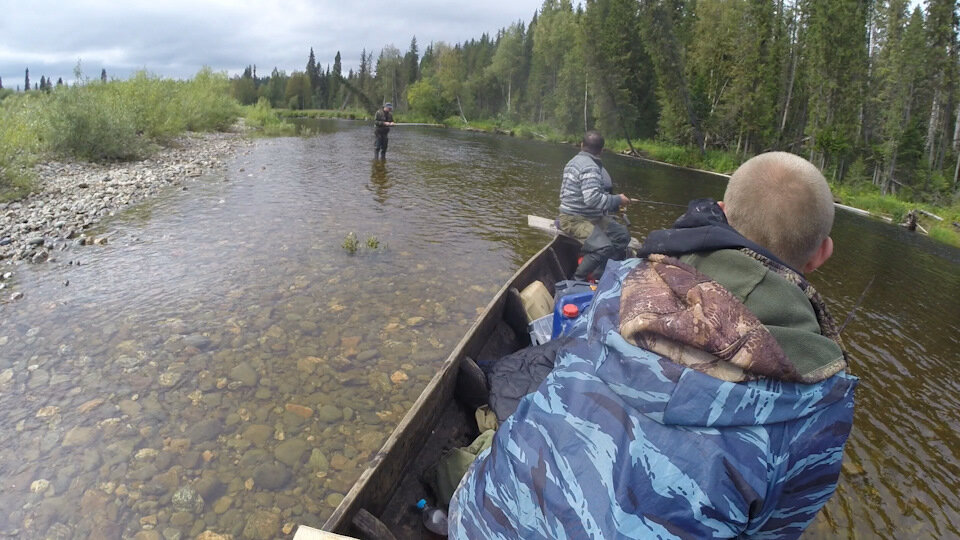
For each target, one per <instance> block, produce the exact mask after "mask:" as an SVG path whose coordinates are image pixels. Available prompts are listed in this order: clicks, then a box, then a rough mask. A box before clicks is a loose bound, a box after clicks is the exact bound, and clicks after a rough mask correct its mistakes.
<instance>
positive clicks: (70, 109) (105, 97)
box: [43, 84, 146, 161]
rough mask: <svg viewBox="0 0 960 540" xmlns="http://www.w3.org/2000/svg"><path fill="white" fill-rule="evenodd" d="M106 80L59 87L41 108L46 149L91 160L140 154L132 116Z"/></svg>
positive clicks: (141, 147)
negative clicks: (85, 84)
mask: <svg viewBox="0 0 960 540" xmlns="http://www.w3.org/2000/svg"><path fill="white" fill-rule="evenodd" d="M113 90H114V88H111V87H110V85H109V84H106V85H104V84H94V85H90V86H88V87H74V88H63V89H61V90H58V91H57V92H54V93H52V94H51V95H50V99H49V100H48V102H47V104H46V107H44V109H43V113H44V116H45V117H46V118H45V121H44V128H45V129H44V135H43V136H44V139H45V141H46V142H47V144H48V145H49V147H50V149H51V150H53V151H54V152H57V153H62V154H68V155H72V156H76V157H79V158H81V159H87V160H91V161H103V160H129V159H135V158H137V157H140V156H141V155H143V153H144V151H145V149H146V145H145V141H144V140H143V139H142V138H141V137H140V136H139V135H137V124H136V116H135V113H134V111H133V110H132V108H131V107H130V106H129V103H128V102H126V101H125V100H124V99H123V98H122V94H119V93H118V92H114V91H113Z"/></svg>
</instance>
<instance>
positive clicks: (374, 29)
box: [0, 0, 542, 88]
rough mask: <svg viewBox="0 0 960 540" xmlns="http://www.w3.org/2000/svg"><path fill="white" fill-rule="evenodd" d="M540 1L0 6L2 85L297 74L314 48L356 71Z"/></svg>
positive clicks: (487, 27) (6, 2)
mask: <svg viewBox="0 0 960 540" xmlns="http://www.w3.org/2000/svg"><path fill="white" fill-rule="evenodd" d="M541 2H542V0H488V1H487V2H463V3H460V2H444V1H439V0H413V1H408V2H385V1H380V0H346V1H344V0H283V1H277V2H270V1H265V0H252V1H247V2H241V1H231V0H192V1H188V0H165V1H159V2H158V1H156V0H150V1H145V0H130V1H127V2H122V1H106V0H77V1H73V2H57V1H52V0H34V1H30V2H25V1H23V0H0V14H2V15H0V77H3V85H4V87H6V88H13V87H15V86H16V85H18V84H19V85H21V86H22V85H23V75H24V73H23V70H24V68H26V67H29V68H30V79H31V81H33V82H37V81H39V80H40V77H41V76H42V75H44V76H48V77H51V78H52V79H53V80H56V79H57V78H58V77H63V79H64V80H65V81H69V80H72V79H73V68H74V66H75V65H76V62H77V60H78V59H80V60H82V65H83V70H84V73H85V74H86V75H87V76H90V77H97V76H99V74H100V70H101V68H104V69H106V70H107V73H108V74H109V75H110V76H112V77H126V76H128V75H129V74H130V73H131V72H133V71H135V70H138V69H143V68H146V69H148V70H149V71H151V72H153V73H157V74H160V75H164V76H170V77H187V76H190V75H192V74H194V73H196V72H197V70H199V69H200V67H202V66H204V65H208V66H211V67H213V68H214V69H216V70H227V71H230V72H231V73H232V74H233V73H237V72H238V71H240V70H242V69H243V67H244V66H246V65H247V64H256V65H257V67H258V71H259V72H260V73H269V71H270V70H271V69H272V68H273V67H274V66H276V67H278V68H280V69H282V70H286V71H288V72H289V71H292V70H297V69H303V67H304V65H306V59H307V54H308V52H309V49H310V47H313V49H314V52H315V54H316V57H317V62H318V63H320V64H322V65H326V64H328V63H332V62H333V57H334V55H335V54H336V52H337V51H338V50H339V51H341V54H342V56H343V63H344V69H349V68H351V67H352V68H356V67H357V65H358V64H359V63H360V51H361V50H362V49H363V48H366V49H367V50H368V51H370V50H372V51H374V54H377V53H379V51H380V49H381V48H382V47H384V46H386V45H391V44H392V45H394V46H396V47H397V48H398V49H400V50H401V51H405V50H406V49H407V47H408V46H409V43H410V39H411V38H412V37H413V36H414V35H416V36H417V41H418V42H419V44H420V48H421V52H422V51H423V48H424V47H425V46H426V45H427V44H428V43H429V42H431V41H447V42H457V41H464V40H469V39H471V38H479V37H480V35H481V34H482V33H483V32H488V33H491V34H492V33H495V32H496V31H497V29H498V28H502V27H504V26H507V25H509V24H510V23H512V22H514V21H516V20H524V21H529V19H530V16H531V15H533V13H534V11H535V10H536V9H537V8H538V7H539V6H540V4H541Z"/></svg>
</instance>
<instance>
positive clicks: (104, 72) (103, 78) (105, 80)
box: [100, 68, 107, 82]
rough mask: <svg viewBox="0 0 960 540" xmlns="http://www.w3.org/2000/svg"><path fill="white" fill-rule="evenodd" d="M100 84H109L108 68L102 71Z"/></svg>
mask: <svg viewBox="0 0 960 540" xmlns="http://www.w3.org/2000/svg"><path fill="white" fill-rule="evenodd" d="M100 82H107V68H103V69H101V70H100Z"/></svg>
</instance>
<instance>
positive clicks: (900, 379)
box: [0, 121, 960, 539]
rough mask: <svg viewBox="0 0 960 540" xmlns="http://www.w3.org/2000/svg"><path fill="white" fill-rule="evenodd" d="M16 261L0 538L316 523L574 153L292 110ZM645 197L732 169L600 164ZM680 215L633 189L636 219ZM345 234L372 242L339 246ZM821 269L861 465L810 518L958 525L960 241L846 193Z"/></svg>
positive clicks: (1, 341) (461, 324)
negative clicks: (245, 142)
mask: <svg viewBox="0 0 960 540" xmlns="http://www.w3.org/2000/svg"><path fill="white" fill-rule="evenodd" d="M304 127H306V128H308V131H309V133H310V134H309V136H304V137H295V138H281V139H263V140H258V141H257V142H256V143H255V144H254V145H253V146H252V147H250V148H249V149H248V150H244V151H243V152H242V153H241V154H240V155H238V156H237V157H236V158H235V159H233V160H232V161H230V162H229V165H228V167H227V168H226V170H224V171H223V172H222V173H217V174H213V175H209V176H207V177H205V178H203V179H202V181H200V182H198V183H194V184H191V187H190V189H189V190H187V191H184V190H170V191H168V192H166V193H164V194H163V195H162V196H160V197H158V198H155V199H153V200H150V201H148V202H145V203H141V204H139V205H137V206H134V207H131V208H129V209H128V210H126V211H124V212H121V213H119V214H118V215H117V216H115V217H113V218H111V219H110V220H108V221H106V222H104V223H102V224H101V226H100V229H99V232H101V233H111V234H112V236H111V237H110V242H109V243H108V244H107V245H102V246H87V247H82V248H72V249H70V250H68V251H65V252H63V253H60V254H59V255H58V257H59V262H58V263H54V264H46V265H37V266H24V267H21V269H20V270H19V271H18V272H17V274H16V277H15V283H14V287H15V288H16V290H19V291H22V292H24V293H25V297H24V298H23V299H22V300H20V301H19V302H18V303H16V304H9V305H5V306H0V435H2V436H0V440H2V443H0V481H2V489H0V535H2V534H6V535H13V536H19V537H23V538H86V537H97V538H119V537H133V536H134V535H138V534H139V536H138V538H140V539H147V538H166V539H172V538H179V537H181V536H182V537H184V538H187V537H191V538H192V537H193V536H196V535H197V534H199V533H201V532H203V531H207V530H210V531H216V532H219V533H229V534H234V535H236V536H238V537H250V538H272V537H276V536H278V535H279V534H280V532H279V531H280V529H281V528H282V527H283V526H284V525H286V526H287V527H288V528H289V526H291V525H292V524H295V523H302V524H307V525H312V526H319V525H321V524H322V523H323V521H324V519H325V518H326V517H327V516H329V515H330V513H331V512H332V510H333V508H334V507H335V506H336V504H337V503H338V502H339V501H340V500H341V498H342V496H343V495H344V494H345V493H346V492H347V490H348V489H349V488H350V485H351V484H352V482H353V480H354V479H355V478H356V477H357V476H358V475H359V474H360V472H361V470H362V469H363V467H364V466H365V463H366V461H367V459H368V458H369V457H370V456H371V455H372V454H373V453H374V452H376V450H377V449H378V448H379V446H380V444H381V442H382V441H383V439H384V438H385V437H386V435H387V434H388V433H389V432H390V431H391V430H392V428H393V427H394V426H395V425H396V424H397V422H398V421H399V420H400V418H401V417H402V415H403V414H404V413H405V412H406V410H407V409H408V408H409V406H410V405H411V404H412V402H413V401H414V399H416V397H417V395H418V394H419V392H420V390H421V389H422V388H423V387H424V386H425V385H426V383H427V381H429V379H430V377H431V376H432V375H433V374H434V373H435V372H436V369H437V367H438V366H439V364H440V362H441V361H442V359H443V358H444V357H445V356H446V354H447V353H448V352H449V351H450V350H451V349H452V347H453V346H454V345H455V344H456V342H457V341H458V340H459V338H460V337H461V336H462V334H463V332H464V331H465V330H466V329H467V327H468V326H469V324H470V322H471V321H472V320H473V319H474V318H475V317H476V315H477V313H478V310H480V309H482V307H483V306H484V305H485V304H486V302H487V301H488V300H489V299H490V298H491V297H492V295H493V294H494V292H495V291H496V290H497V289H498V288H499V286H500V285H501V284H502V283H503V282H504V281H505V280H506V279H507V278H508V277H509V276H510V275H511V274H512V273H513V271H514V270H515V269H516V268H517V267H519V265H520V264H522V263H523V261H525V260H526V259H527V258H529V257H530V256H531V255H532V254H533V253H535V252H536V251H537V250H538V249H539V248H540V247H542V245H543V244H544V243H545V242H546V241H547V238H546V237H544V236H543V235H542V234H541V233H538V232H536V231H532V230H529V229H528V228H527V227H526V219H525V216H526V215H527V214H538V215H543V216H550V215H553V213H554V212H555V207H556V203H557V192H558V189H559V172H560V170H561V168H562V166H563V164H564V163H565V161H566V160H567V159H569V157H570V156H571V155H572V154H573V153H574V149H573V148H571V147H567V146H560V145H551V144H546V143H539V142H534V141H525V140H517V139H513V138H508V137H500V136H489V135H483V134H473V133H466V132H459V131H453V130H435V129H429V128H400V127H398V128H395V129H394V130H393V132H392V133H391V149H390V153H389V156H388V159H387V161H385V162H375V161H374V160H373V158H372V142H373V141H372V134H371V129H370V127H369V126H366V125H363V124H360V123H350V122H341V121H319V122H309V123H306V124H304ZM605 162H606V164H607V166H608V168H609V169H610V171H611V173H612V175H613V177H614V179H615V181H616V182H617V184H618V186H620V187H621V188H622V189H623V190H624V191H625V192H626V193H628V194H629V195H630V196H632V197H635V198H642V199H648V200H655V201H664V202H671V203H678V204H685V203H686V201H687V200H688V199H690V198H694V197H703V196H710V197H719V196H720V195H721V194H722V192H723V188H724V183H725V181H724V179H722V178H720V177H716V176H712V175H706V174H701V173H695V172H690V171H685V170H681V169H675V168H670V167H664V166H659V165H653V164H648V163H644V162H640V161H636V160H630V159H627V158H621V157H617V156H610V157H608V158H606V161H605ZM678 211H679V209H678V208H672V207H667V206H659V205H649V204H636V205H632V206H631V207H630V209H629V216H630V219H631V221H632V222H633V229H634V230H635V232H637V233H639V234H640V235H642V234H643V233H644V232H646V231H648V230H651V229H654V228H662V227H665V226H668V225H669V224H670V223H672V221H673V220H674V219H675V218H676V217H677V215H678ZM351 232H353V233H354V234H355V236H356V238H357V239H358V244H359V249H358V250H357V251H356V252H355V253H349V252H348V251H347V250H346V249H344V247H343V245H344V242H345V238H346V237H347V235H348V234H349V233H351ZM834 238H835V241H836V255H835V256H834V258H833V259H832V260H831V261H830V262H829V263H828V264H827V265H826V266H825V267H824V268H823V269H822V270H820V271H818V272H816V273H815V274H813V275H812V277H811V279H812V281H813V283H814V285H815V286H816V287H817V288H818V289H819V290H820V291H821V292H822V293H823V294H824V296H825V297H826V298H827V302H828V305H829V306H830V308H832V310H833V311H834V314H835V316H836V317H837V318H838V319H841V320H842V319H843V318H844V317H845V316H846V314H847V313H848V312H849V311H850V310H851V308H852V307H853V305H854V303H855V302H856V301H857V299H858V298H859V297H860V295H861V293H862V292H863V290H864V288H865V287H866V286H867V284H868V283H869V282H870V280H871V279H874V278H875V280H874V283H873V285H872V286H871V287H870V289H869V290H868V291H867V294H866V296H865V298H864V301H863V303H862V305H861V306H860V308H859V310H858V311H857V317H856V320H855V321H854V322H853V323H851V324H850V326H849V327H848V328H847V329H846V330H845V332H844V339H845V341H846V345H847V348H848V349H849V351H850V354H851V370H852V371H853V372H854V373H855V374H856V375H858V376H859V377H861V380H862V383H861V386H860V387H859V389H858V390H857V409H856V420H855V426H854V429H853V433H852V435H851V438H850V443H849V444H848V446H847V461H848V465H847V466H846V474H845V476H844V478H843V479H842V481H841V484H840V487H839V490H838V493H837V495H836V496H835V497H834V498H833V499H832V500H831V502H830V503H829V504H828V505H827V507H826V510H825V511H824V512H822V513H821V515H820V517H818V520H817V521H816V522H815V524H814V526H813V527H812V528H811V529H810V530H809V531H808V533H807V534H806V536H805V537H806V538H821V537H824V538H826V537H834V536H836V535H841V536H848V537H872V536H877V535H879V536H883V537H892V536H906V535H910V536H921V537H953V536H957V535H960V455H958V452H960V450H958V449H960V429H958V428H960V382H958V381H960V365H958V364H957V363H956V360H957V353H958V351H960V309H958V308H957V301H958V300H960V252H958V250H955V249H951V248H947V247H943V246H940V245H936V244H934V243H932V242H930V241H929V240H927V239H925V238H922V237H919V236H916V235H913V234H910V233H907V232H904V231H901V230H899V229H897V228H895V227H893V226H889V225H886V224H883V223H878V222H874V221H870V220H867V219H864V218H861V217H858V216H853V215H850V214H847V213H844V212H839V213H838V216H837V223H836V227H835V230H834Z"/></svg>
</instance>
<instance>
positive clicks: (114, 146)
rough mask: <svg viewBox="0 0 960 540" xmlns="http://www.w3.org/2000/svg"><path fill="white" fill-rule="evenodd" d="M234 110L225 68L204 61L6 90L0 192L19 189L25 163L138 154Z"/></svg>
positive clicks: (0, 108)
mask: <svg viewBox="0 0 960 540" xmlns="http://www.w3.org/2000/svg"><path fill="white" fill-rule="evenodd" d="M239 113H240V107H239V105H238V104H237V103H236V101H235V100H234V99H233V98H232V97H231V96H230V83H229V81H228V79H227V76H226V75H225V74H219V73H214V72H213V71H211V70H210V69H209V68H204V69H203V70H201V71H200V72H199V73H198V74H197V75H196V76H195V77H194V78H193V79H191V80H188V81H178V80H171V79H162V78H159V77H156V76H152V75H149V74H147V73H146V72H140V73H137V74H136V75H134V76H133V77H131V78H130V79H129V80H126V81H111V82H108V83H101V82H99V81H96V82H88V83H87V84H84V85H82V86H73V87H70V86H64V87H58V88H55V89H53V90H52V91H50V92H37V91H34V92H29V93H24V94H17V95H6V97H5V99H3V101H2V102H0V198H3V199H11V198H17V197H20V196H23V195H24V194H25V192H26V191H28V190H29V189H30V184H31V181H32V178H31V174H30V167H31V166H32V165H33V164H34V163H36V162H37V161H38V160H40V159H43V158H44V157H45V156H51V155H61V156H69V157H74V158H78V159H83V160H89V161H115V160H131V159H137V158H140V157H143V156H145V155H146V154H148V153H149V152H150V150H151V149H152V148H154V147H155V146H156V145H157V144H165V143H167V142H169V141H170V140H171V139H172V138H174V137H176V136H177V135H179V134H181V133H183V132H185V131H222V130H226V129H228V128H229V127H230V126H232V125H233V123H234V122H235V121H236V119H237V116H238V115H239Z"/></svg>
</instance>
